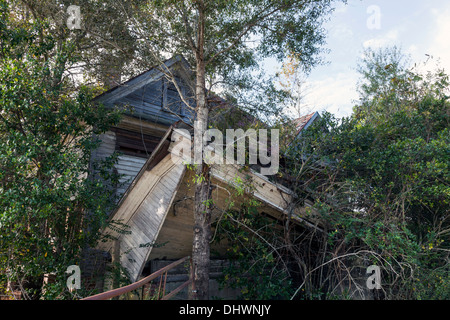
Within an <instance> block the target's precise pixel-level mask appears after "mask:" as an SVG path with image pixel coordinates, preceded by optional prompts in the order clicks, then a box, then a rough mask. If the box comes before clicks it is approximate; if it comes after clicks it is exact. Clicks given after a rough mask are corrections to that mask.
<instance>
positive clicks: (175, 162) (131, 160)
mask: <svg viewBox="0 0 450 320" xmlns="http://www.w3.org/2000/svg"><path fill="white" fill-rule="evenodd" d="M187 70H189V68H188V66H187V64H186V61H184V59H182V58H180V57H175V58H172V59H169V60H167V61H166V62H165V63H164V65H163V66H161V67H158V68H153V69H151V70H149V71H147V72H145V73H142V74H140V75H138V76H136V77H134V78H132V79H130V80H128V81H127V82H125V83H123V84H121V85H119V86H117V87H114V88H112V89H110V90H109V91H107V92H105V93H103V94H102V95H100V96H98V97H97V98H96V99H95V101H96V102H98V103H102V104H104V105H105V106H108V107H111V108H114V107H119V108H121V107H123V108H125V107H126V108H128V109H127V111H126V112H125V114H124V115H123V117H122V120H121V122H120V124H119V125H117V126H116V127H113V128H111V129H110V130H109V131H108V132H106V133H104V134H102V135H101V136H100V137H99V138H100V140H101V146H100V147H99V148H98V149H97V150H95V151H94V153H93V154H92V158H93V160H95V159H102V158H105V157H107V156H110V155H111V154H112V153H113V152H115V151H118V152H120V156H119V157H118V161H117V164H116V167H115V168H116V170H117V172H118V173H119V174H120V175H121V180H120V181H121V184H120V186H118V187H117V188H116V193H117V196H118V198H119V199H120V200H119V202H118V204H117V208H116V209H115V210H114V211H113V212H111V214H110V218H109V219H110V220H111V221H119V222H120V223H121V224H123V225H126V226H127V227H126V231H127V232H120V231H119V230H116V229H115V228H106V229H105V230H104V234H107V235H110V236H112V237H111V238H114V239H115V240H110V241H107V242H101V243H99V245H98V248H97V249H99V250H101V251H103V252H109V254H110V255H111V257H112V259H113V260H115V261H120V264H121V265H122V267H124V268H125V269H126V270H127V272H128V276H129V280H130V281H131V282H135V281H137V280H139V279H140V278H141V277H143V276H145V275H148V274H150V273H152V272H154V271H157V270H158V269H159V268H161V267H162V266H164V265H167V263H169V262H172V261H175V260H178V259H181V258H183V257H186V256H189V255H190V254H191V250H192V236H193V235H192V234H193V233H192V230H193V222H194V215H193V198H194V190H193V183H192V176H193V173H192V171H191V170H189V169H188V168H187V166H186V164H185V163H184V162H183V159H182V158H181V157H180V156H178V155H176V154H174V153H172V152H171V148H173V142H174V141H179V140H180V139H189V140H190V139H191V136H190V135H186V131H187V130H181V129H183V128H184V129H186V128H189V125H190V124H191V123H192V115H191V114H190V113H189V112H188V110H187V108H186V103H190V102H191V101H189V99H182V98H180V95H179V94H178V92H179V91H178V90H180V91H181V92H183V93H185V96H186V97H189V92H191V91H190V88H189V87H188V86H187V85H186V81H184V79H186V77H188V76H189V73H188V71H187ZM167 72H170V73H171V74H172V76H173V77H175V79H177V83H178V88H176V87H175V85H173V83H171V82H170V81H168V80H167V78H166V76H165V74H166V73H167ZM317 117H318V114H317V113H313V114H311V115H308V116H306V117H304V118H302V119H300V120H298V123H297V125H298V131H299V132H300V131H301V130H302V129H304V128H306V127H307V126H309V125H310V123H312V121H314V120H315V118H317ZM244 174H245V175H246V177H250V178H251V180H252V182H253V184H254V186H255V188H254V190H252V191H251V192H249V193H247V194H245V196H244V197H251V198H253V199H255V200H258V201H259V202H260V203H261V205H260V206H259V207H258V211H259V212H260V213H261V214H264V215H268V216H271V217H273V218H274V219H279V220H283V218H284V215H286V214H288V207H289V203H290V199H291V197H292V192H291V191H290V190H289V189H288V188H286V187H284V186H282V185H279V184H277V183H274V182H272V181H270V180H269V179H268V178H267V177H266V176H263V175H261V174H259V173H258V172H256V171H253V170H250V171H247V172H245V173H243V172H241V171H240V170H239V167H238V165H218V166H213V167H212V185H213V191H212V198H213V200H214V203H215V206H216V208H217V212H220V210H225V209H226V206H227V205H228V203H229V202H228V200H229V197H230V191H229V188H230V187H231V186H232V184H233V181H235V178H236V177H238V176H242V177H243V176H244ZM243 178H244V177H243ZM234 200H235V203H234V205H235V206H239V205H240V201H243V200H244V199H241V200H236V199H234ZM217 214H218V213H216V215H217ZM216 218H217V216H216ZM213 219H214V212H213ZM292 219H293V220H295V221H296V222H297V223H298V225H299V226H301V227H307V228H317V226H316V225H315V224H314V223H312V222H310V221H307V220H306V219H304V218H302V209H298V210H297V211H296V212H295V213H294V214H293V215H292ZM156 244H158V245H156ZM224 246H225V245H224ZM214 250H215V251H217V252H221V251H223V250H224V248H223V247H221V245H216V247H215V248H214ZM220 261H222V260H220V259H218V262H217V263H216V264H217V265H218V266H219V267H220ZM216 264H215V263H214V262H212V266H215V265H216ZM211 272H212V273H213V270H212V271H211ZM184 277H187V275H184ZM173 278H174V280H173V281H174V282H176V281H180V279H178V280H177V277H173ZM178 278H180V276H179V277H178ZM212 278H213V277H212ZM167 281H168V282H170V279H167ZM211 288H212V289H211V290H212V291H213V292H212V293H211V295H215V296H218V295H220V294H219V293H218V292H217V290H215V289H214V288H216V287H215V285H214V284H211ZM227 294H228V295H230V294H232V293H231V292H228V293H227V292H225V293H224V295H225V296H226V295H227Z"/></svg>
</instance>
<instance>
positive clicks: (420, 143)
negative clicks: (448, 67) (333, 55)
mask: <svg viewBox="0 0 450 320" xmlns="http://www.w3.org/2000/svg"><path fill="white" fill-rule="evenodd" d="M386 52H388V51H384V52H382V53H383V54H384V57H385V58H392V57H393V56H392V55H390V54H389V52H388V53H386ZM376 56H377V57H378V58H379V57H380V53H378V54H377V53H374V52H370V53H369V57H371V58H373V57H376ZM378 58H377V59H375V60H376V61H380V59H378ZM388 61H389V59H388ZM388 61H386V63H385V64H384V66H383V67H381V66H378V70H379V71H375V72H374V73H371V72H369V73H365V74H364V75H365V76H366V77H367V78H366V79H365V80H367V81H366V84H367V83H371V84H376V83H378V84H380V79H384V80H383V81H382V82H383V83H384V85H374V86H369V85H367V86H365V87H364V88H363V89H364V93H365V94H363V95H362V99H361V101H362V103H361V105H358V106H357V107H355V112H354V114H353V115H352V116H351V117H349V118H344V119H342V121H338V120H336V119H334V117H333V116H331V115H329V114H324V115H322V119H321V120H320V121H318V122H317V123H316V124H315V126H314V127H310V129H308V130H307V132H304V133H303V134H302V136H301V139H299V140H298V141H297V142H296V144H295V146H293V147H292V148H291V150H290V152H291V154H290V156H291V159H295V160H294V161H293V162H292V161H291V162H290V166H289V175H290V177H291V178H294V179H293V181H295V183H294V184H293V186H294V187H295V188H296V189H297V190H298V193H299V204H300V205H301V204H302V201H304V200H305V199H309V200H311V201H313V202H314V205H313V207H314V209H315V210H310V211H309V214H310V218H311V219H318V221H320V223H321V224H322V225H323V226H324V230H325V236H324V237H323V238H320V237H319V238H317V241H319V243H321V244H322V245H321V246H320V249H319V250H318V252H319V257H320V259H319V260H314V262H313V263H311V265H309V266H308V267H307V268H305V270H304V274H305V277H312V275H313V274H315V275H317V274H318V273H319V272H320V273H325V274H327V275H328V276H323V277H319V278H318V277H315V278H314V279H315V280H316V282H315V283H310V282H306V283H305V284H309V285H310V286H309V287H307V288H306V292H307V293H308V294H309V296H311V294H312V293H313V292H314V291H317V290H318V291H320V292H322V293H326V292H328V293H329V288H330V286H331V287H333V284H332V283H330V281H331V280H330V276H329V275H332V276H331V277H333V278H334V279H339V278H342V273H347V272H348V275H350V274H352V273H351V272H352V270H351V269H352V267H353V266H355V265H356V264H357V263H361V260H364V259H366V260H365V263H366V265H365V266H366V267H367V266H368V265H370V264H375V265H378V266H380V267H382V270H383V274H382V276H383V277H382V287H383V290H382V292H383V294H382V296H384V297H385V298H400V299H410V298H420V299H437V298H440V299H448V298H449V296H448V294H449V292H450V290H449V287H448V285H449V281H450V278H449V274H450V273H449V267H450V266H449V263H448V262H449V261H448V259H449V249H450V248H449V245H450V243H449V240H450V239H449V235H450V215H449V210H448V208H449V202H450V189H449V177H450V176H449V163H450V162H449V160H450V149H449V146H450V132H449V117H450V114H449V102H448V96H447V94H448V89H449V82H448V76H447V75H446V74H445V73H444V72H443V71H440V70H439V71H436V72H433V73H431V72H430V73H427V74H426V75H422V74H420V73H418V72H415V71H414V70H413V69H411V70H408V69H406V68H403V69H402V68H398V69H397V68H395V70H394V69H393V70H392V71H393V72H391V73H390V72H388V71H389V69H390V68H391V67H392V65H393V64H389V63H387V62H388ZM364 62H365V63H368V65H369V66H370V67H371V68H366V69H365V70H371V71H373V70H374V69H372V67H374V66H373V61H372V62H371V60H370V59H366V60H365V61H364ZM397 66H398V65H397ZM380 71H381V72H382V73H381V74H380ZM394 71H395V72H394ZM375 77H376V79H375ZM383 77H384V78H383ZM303 253H304V251H303ZM349 258H351V259H350V260H351V261H350V260H349ZM356 258H359V260H358V259H356ZM343 270H344V271H343ZM344 278H345V277H344ZM347 281H350V282H351V279H349V278H348V277H347ZM356 282H357V281H355V283H356ZM356 284H357V283H356ZM360 284H361V283H360ZM362 285H363V286H365V284H362ZM353 288H355V287H353ZM304 289H305V287H303V290H304ZM341 293H342V291H341V292H340V293H339V294H341ZM308 294H306V296H308Z"/></svg>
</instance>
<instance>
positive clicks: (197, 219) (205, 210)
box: [190, 1, 211, 300]
mask: <svg viewBox="0 0 450 320" xmlns="http://www.w3.org/2000/svg"><path fill="white" fill-rule="evenodd" d="M195 54H196V60H197V66H196V90H195V91H196V92H195V96H196V102H197V107H196V111H197V113H196V121H195V123H194V163H195V165H196V167H195V168H196V169H195V177H196V185H195V202H194V230H193V231H194V235H193V242H192V268H193V272H192V275H193V288H194V289H195V292H193V293H192V295H191V297H190V298H192V299H199V300H207V299H209V265H210V240H211V210H210V208H209V200H210V198H211V182H210V168H209V166H208V165H206V164H205V163H204V162H203V150H204V149H205V148H204V147H205V145H204V142H203V135H204V133H205V131H206V129H207V128H208V113H209V110H208V105H207V101H206V82H205V75H206V68H205V60H204V14H203V5H202V3H201V1H200V3H199V28H198V36H197V50H196V52H195ZM191 291H192V290H191Z"/></svg>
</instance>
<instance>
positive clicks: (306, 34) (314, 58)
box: [131, 0, 334, 299]
mask: <svg viewBox="0 0 450 320" xmlns="http://www.w3.org/2000/svg"><path fill="white" fill-rule="evenodd" d="M333 2H334V1H333V0H270V1H269V0H266V1H261V0H232V1H229V0H227V1H221V0H220V1H208V0H180V1H172V0H170V1H169V0H149V1H144V2H142V1H140V2H138V4H137V10H136V11H135V13H136V15H135V16H134V18H133V19H132V20H133V21H132V23H131V24H132V26H133V30H134V32H135V35H136V38H137V39H140V40H142V43H143V44H145V46H144V47H145V49H144V50H142V53H141V54H142V57H144V56H145V57H146V58H151V59H154V60H155V61H163V60H164V56H165V54H167V53H170V54H182V55H183V56H184V57H185V58H186V59H187V60H188V61H189V62H190V64H191V65H192V66H193V70H192V71H193V75H194V78H193V79H192V88H193V94H194V99H195V105H194V106H192V111H193V113H194V114H195V137H194V140H195V142H194V145H195V150H194V153H195V155H196V157H198V158H197V159H200V161H197V163H196V167H195V168H196V169H195V170H196V175H197V184H196V187H195V205H194V207H195V213H194V215H195V226H194V237H193V250H192V259H193V268H194V272H193V274H194V278H193V280H194V285H195V289H196V298H198V299H207V298H208V291H209V288H208V283H209V258H210V256H209V251H210V244H209V243H210V239H211V212H210V208H209V207H208V204H209V203H210V201H208V200H210V194H211V188H210V168H209V166H208V165H207V164H205V163H204V162H203V161H201V158H202V150H203V149H204V147H205V142H204V141H203V140H202V137H203V133H204V132H205V131H206V129H207V128H208V125H209V122H208V118H209V113H210V111H211V108H212V105H213V104H212V103H210V102H211V98H212V97H213V93H214V92H219V91H220V93H221V94H222V95H223V96H224V97H226V98H227V99H230V100H231V101H233V102H234V103H235V104H237V105H240V106H242V107H244V108H245V106H247V108H248V107H249V106H252V108H248V109H249V111H253V112H255V111H262V110H264V109H265V107H264V106H269V107H271V112H272V113H273V112H274V109H273V108H274V107H275V106H277V103H276V102H277V101H279V100H278V99H282V98H283V94H281V93H280V91H277V90H276V88H275V86H274V84H273V82H271V81H270V79H268V78H267V77H261V76H260V75H261V73H260V71H261V70H260V69H259V67H260V66H261V63H260V62H261V61H263V60H264V59H265V58H270V57H272V58H275V59H278V60H279V61H282V60H283V59H284V58H285V57H286V55H287V53H295V54H297V55H298V56H299V57H300V60H301V64H302V66H303V67H304V68H305V70H309V69H310V68H311V67H313V66H314V65H316V64H317V63H319V62H320V57H319V53H320V52H321V51H322V45H323V44H324V39H325V32H324V30H323V29H322V28H321V25H322V22H323V21H324V19H325V17H326V16H327V15H328V14H329V13H330V12H331V11H332V4H333Z"/></svg>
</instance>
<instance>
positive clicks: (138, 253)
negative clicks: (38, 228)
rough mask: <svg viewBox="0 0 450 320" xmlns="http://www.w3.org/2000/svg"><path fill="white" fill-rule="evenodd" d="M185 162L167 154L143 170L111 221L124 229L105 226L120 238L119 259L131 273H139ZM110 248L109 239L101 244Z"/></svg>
mask: <svg viewBox="0 0 450 320" xmlns="http://www.w3.org/2000/svg"><path fill="white" fill-rule="evenodd" d="M184 170H185V166H184V165H183V164H182V163H181V161H178V162H175V161H174V159H173V158H172V157H171V155H170V154H168V155H167V156H166V157H165V158H164V159H163V160H162V161H160V162H159V163H158V164H157V165H156V166H155V167H154V168H153V169H152V170H150V171H145V172H144V173H143V174H142V176H141V177H140V179H139V181H137V182H136V184H135V185H134V187H133V188H132V189H131V190H129V193H128V194H127V196H126V197H125V198H124V199H123V202H122V203H121V206H120V208H119V209H118V211H117V212H116V213H115V214H114V217H113V219H114V221H119V222H120V223H122V224H124V225H126V228H125V230H124V231H125V232H120V231H119V232H118V231H117V230H114V229H108V230H107V231H106V233H107V234H109V235H111V236H113V237H115V238H117V239H118V241H119V242H120V261H121V265H122V266H123V267H125V268H126V270H127V271H128V273H129V275H130V280H132V281H136V280H137V278H138V277H139V275H140V273H141V271H142V269H143V267H144V265H145V263H146V261H147V259H148V255H149V254H150V252H151V250H152V246H153V244H154V243H155V241H156V239H157V237H158V233H159V231H160V229H161V227H162V224H163V222H164V220H165V218H166V215H167V212H168V210H169V208H170V206H171V204H172V201H173V198H174V196H175V194H176V190H177V189H178V188H177V187H178V185H179V183H180V181H181V179H182V176H183V174H184ZM100 248H103V249H104V250H109V249H111V248H112V242H109V243H106V244H102V245H100Z"/></svg>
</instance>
